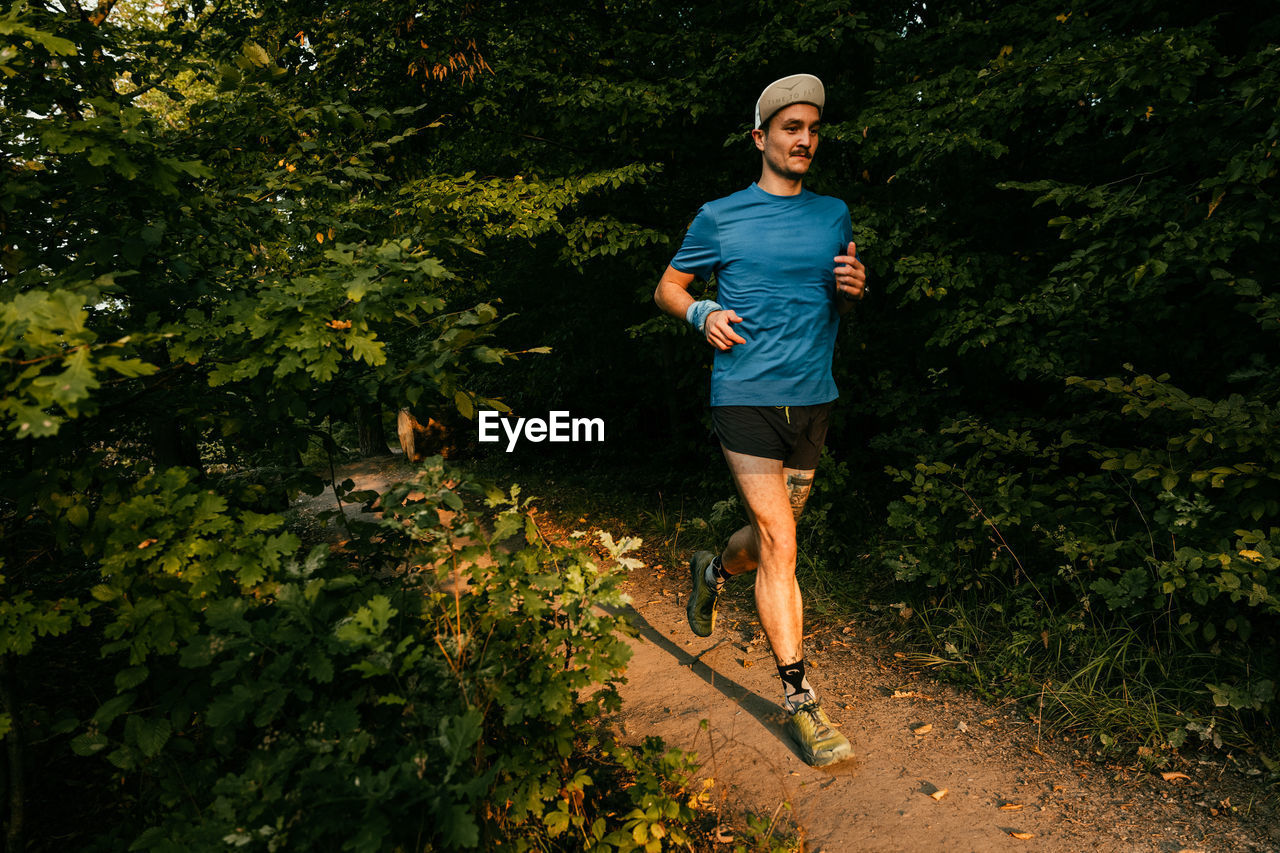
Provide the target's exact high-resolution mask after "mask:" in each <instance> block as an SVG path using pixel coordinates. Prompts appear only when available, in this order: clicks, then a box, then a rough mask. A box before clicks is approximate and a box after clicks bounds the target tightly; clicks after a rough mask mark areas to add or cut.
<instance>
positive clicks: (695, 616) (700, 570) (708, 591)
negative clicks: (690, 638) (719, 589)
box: [684, 551, 717, 637]
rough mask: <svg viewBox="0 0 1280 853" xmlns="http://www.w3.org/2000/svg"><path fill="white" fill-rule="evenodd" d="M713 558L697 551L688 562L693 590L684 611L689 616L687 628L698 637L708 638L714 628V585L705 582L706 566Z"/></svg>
mask: <svg viewBox="0 0 1280 853" xmlns="http://www.w3.org/2000/svg"><path fill="white" fill-rule="evenodd" d="M715 558H716V555H715V554H713V553H711V552H710V551H699V552H698V553H696V554H694V555H693V559H692V560H690V561H689V575H690V576H691V579H692V580H693V589H692V590H691V591H690V592H689V603H688V604H687V605H685V608H684V610H685V613H687V614H688V616H689V627H690V628H692V629H693V633H695V634H697V635H698V636H699V637H710V636H711V632H712V630H714V629H715V627H716V595H717V593H716V585H715V584H714V583H712V582H710V581H708V580H707V566H709V565H711V561H712V560H714V559H715Z"/></svg>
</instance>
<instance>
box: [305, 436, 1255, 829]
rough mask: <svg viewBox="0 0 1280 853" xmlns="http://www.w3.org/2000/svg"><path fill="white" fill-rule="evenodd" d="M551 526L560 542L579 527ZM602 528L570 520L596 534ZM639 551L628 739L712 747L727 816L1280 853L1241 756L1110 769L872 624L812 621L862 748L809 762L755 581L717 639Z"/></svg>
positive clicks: (356, 473)
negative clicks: (913, 656)
mask: <svg viewBox="0 0 1280 853" xmlns="http://www.w3.org/2000/svg"><path fill="white" fill-rule="evenodd" d="M410 471H411V468H410V467H409V466H408V464H407V463H405V462H404V461H403V457H391V458H386V459H382V460H366V461H364V462H359V463H353V464H352V465H348V466H345V467H344V468H343V469H341V470H340V471H339V472H338V474H339V478H340V479H341V478H345V477H352V478H353V479H354V480H355V481H356V483H357V487H359V488H370V489H376V490H381V489H382V488H383V487H385V485H386V484H387V483H390V482H393V481H394V480H396V479H402V478H404V477H406V476H408V474H409V473H410ZM304 503H305V510H306V511H307V512H308V514H310V513H313V512H315V511H317V510H318V509H322V508H325V507H328V508H332V507H333V497H332V493H331V492H329V493H327V494H326V495H323V496H319V497H316V498H310V499H307V500H306V501H305V502H304ZM351 509H352V508H351V507H348V511H350V510H351ZM538 518H539V524H540V526H542V528H543V533H544V535H546V536H548V538H551V539H556V538H560V537H563V536H565V534H566V531H567V530H568V529H569V527H568V526H567V525H565V526H562V525H560V524H558V523H557V522H556V521H555V520H554V519H553V518H549V517H547V516H546V515H543V514H540V515H539V516H538ZM592 521H593V520H592V519H589V518H577V519H568V520H567V522H569V523H571V524H572V526H573V527H575V528H579V529H581V528H584V527H585V528H588V529H593V528H591V524H592ZM610 532H611V533H613V534H614V536H615V537H617V536H619V535H620V534H623V533H625V532H626V531H622V530H618V529H616V528H613V529H610ZM337 535H338V534H337V531H336V529H335V536H337ZM633 556H636V555H633ZM638 556H639V559H641V560H642V561H643V563H644V565H643V566H642V567H641V568H638V569H633V570H631V571H630V572H629V573H628V576H627V578H626V581H625V586H626V588H627V591H628V593H629V595H630V598H631V602H632V605H631V608H630V612H629V614H628V615H629V618H630V621H631V622H632V624H633V625H634V626H635V628H636V629H637V633H638V636H637V637H636V638H635V639H633V640H631V641H630V642H631V645H632V649H633V657H632V659H631V662H630V665H629V667H628V670H627V681H626V684H625V685H623V686H622V688H621V693H622V698H623V710H622V712H621V715H620V717H619V719H618V720H617V725H618V726H619V727H620V729H621V732H622V734H623V735H624V737H626V738H627V739H629V740H634V741H637V742H638V741H639V740H640V739H642V738H643V737H646V736H649V735H656V736H659V737H661V738H663V739H664V740H665V741H666V743H667V744H668V745H669V746H676V747H680V748H682V749H685V750H687V751H693V752H696V753H697V755H698V758H699V760H700V762H701V764H702V771H703V773H704V775H705V776H706V777H707V778H710V779H713V780H714V784H713V785H712V788H711V790H712V791H714V792H715V794H716V796H717V797H718V802H719V807H720V808H721V809H722V810H724V811H726V812H741V811H742V810H747V811H751V812H755V813H756V814H759V815H763V816H766V817H768V818H771V819H772V820H773V821H774V823H775V825H776V827H777V832H778V834H785V833H790V834H792V835H793V836H795V837H798V838H799V839H800V842H801V845H802V849H804V850H807V851H813V852H814V853H816V851H825V853H844V851H849V853H880V851H884V853H888V851H895V853H931V851H937V853H957V852H959V853H963V851H978V853H981V852H982V851H1027V853H1032V851H1034V852H1035V853H1078V851H1083V850H1090V851H1098V853H1110V851H1116V852H1117V853H1119V851H1125V853H1128V851H1157V852H1158V853H1192V851H1204V853H1226V851H1231V853H1234V852H1235V851H1250V852H1251V851H1280V821H1278V820H1277V815H1276V812H1275V797H1274V792H1271V791H1269V790H1268V789H1267V787H1266V786H1265V785H1264V784H1262V783H1261V782H1260V780H1259V779H1258V778H1257V777H1246V776H1245V775H1242V774H1241V773H1240V772H1239V770H1238V769H1237V767H1236V766H1235V765H1234V763H1233V762H1231V761H1230V760H1229V759H1228V757H1227V756H1223V755H1221V754H1216V755H1214V756H1213V757H1209V758H1200V759H1191V760H1189V762H1188V764H1187V766H1185V767H1183V768H1181V772H1180V774H1179V776H1175V777H1173V778H1170V779H1165V778H1164V777H1163V776H1162V774H1161V773H1159V772H1154V771H1146V770H1143V769H1142V768H1141V767H1140V766H1136V765H1135V766H1118V765H1108V764H1104V763H1100V761H1099V760H1097V757H1096V756H1094V755H1092V754H1091V753H1090V752H1089V750H1088V747H1087V742H1086V741H1080V740H1076V741H1073V740H1071V739H1070V738H1071V736H1070V735H1065V736H1064V735H1063V734H1061V733H1052V732H1050V731H1048V730H1046V729H1042V728H1041V727H1040V726H1039V725H1038V724H1037V722H1036V721H1035V719H1034V718H1033V717H1029V716H1028V714H1027V713H1026V712H1025V710H1024V708H1023V707H1022V706H1020V705H1017V704H1014V703H1006V704H995V703H990V702H986V701H984V700H981V699H979V698H977V697H975V696H974V695H972V694H970V693H968V692H965V691H963V690H960V689H957V688H955V687H953V686H951V685H948V684H946V683H943V682H941V681H938V680H936V679H935V678H933V677H931V676H930V674H929V673H928V672H927V671H922V670H920V669H916V668H912V667H909V666H907V665H906V664H905V663H904V662H903V661H902V660H900V659H899V658H898V657H895V653H894V651H893V649H892V648H891V646H890V645H889V644H887V643H886V642H885V641H884V640H883V639H882V638H881V637H880V635H879V634H878V633H877V632H876V630H875V626H874V625H873V624H872V623H870V622H864V621H861V620H860V619H857V618H855V619H850V620H847V621H834V620H831V619H825V620H813V619H811V620H810V623H811V624H807V625H806V629H807V632H808V633H807V634H806V642H805V648H806V658H807V662H808V664H809V680H810V681H811V682H812V683H813V684H814V686H815V688H816V689H817V690H818V692H819V694H820V696H821V698H822V701H823V706H824V708H825V709H826V710H827V713H828V715H829V716H830V717H831V719H832V721H833V722H835V723H836V724H837V725H839V727H840V728H841V730H842V731H843V732H844V733H845V734H846V735H847V736H848V737H849V739H850V740H851V741H852V742H853V746H854V757H853V758H852V759H850V760H848V761H845V762H841V763H839V764H836V765H833V766H831V767H828V768H812V767H809V766H807V765H806V764H805V763H804V762H803V761H802V760H801V759H800V758H799V756H798V754H797V753H796V751H795V750H794V748H793V747H792V745H791V744H790V742H789V740H788V738H787V736H786V734H785V733H784V731H783V722H784V717H783V711H782V710H781V707H780V704H779V702H780V699H781V687H780V682H779V679H778V676H777V670H776V668H775V667H774V664H773V659H772V656H771V654H770V651H769V646H768V642H767V640H765V638H764V635H763V632H762V631H761V630H760V627H759V623H758V622H757V621H756V620H755V611H754V605H753V603H752V598H751V588H750V587H751V583H750V580H747V579H735V580H734V581H732V582H731V586H730V589H729V590H728V591H727V593H726V595H725V596H723V597H722V600H721V606H720V612H719V617H718V622H717V625H716V630H715V631H714V633H713V634H712V636H711V637H709V638H706V639H703V638H699V637H696V636H694V635H693V633H692V632H691V631H690V630H689V627H688V624H687V622H686V618H685V612H684V606H685V595H686V592H687V589H688V585H689V580H688V570H687V567H686V566H684V565H679V566H672V565H664V564H663V558H662V557H661V556H660V554H659V553H658V552H657V551H656V550H651V551H649V552H645V551H642V552H641V553H640V554H639V555H638ZM899 655H900V653H899ZM726 840H727V837H726ZM731 848H732V845H731V844H727V845H726V846H725V847H724V848H722V849H731Z"/></svg>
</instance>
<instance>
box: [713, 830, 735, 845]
mask: <svg viewBox="0 0 1280 853" xmlns="http://www.w3.org/2000/svg"><path fill="white" fill-rule="evenodd" d="M732 840H733V833H732V832H725V831H724V829H722V828H721V827H718V826H717V827H716V841H717V842H719V843H720V844H728V843H729V842H730V841H732Z"/></svg>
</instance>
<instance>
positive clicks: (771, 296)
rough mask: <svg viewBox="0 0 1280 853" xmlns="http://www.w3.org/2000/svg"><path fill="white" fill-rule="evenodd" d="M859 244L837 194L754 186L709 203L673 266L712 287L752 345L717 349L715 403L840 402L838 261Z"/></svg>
mask: <svg viewBox="0 0 1280 853" xmlns="http://www.w3.org/2000/svg"><path fill="white" fill-rule="evenodd" d="M852 239H853V231H852V228H851V226H850V224H849V208H848V207H847V206H846V205H845V203H844V202H843V201H840V200H839V199H836V198H831V197H830V196H822V195H817V194H816V193H811V192H809V191H808V190H802V191H801V192H800V194H799V195H793V196H780V195H773V194H771V193H767V192H765V191H764V190H762V189H760V187H759V186H758V185H756V184H752V185H751V186H749V187H747V188H746V189H745V190H742V191H740V192H736V193H734V194H733V195H729V196H725V197H724V198H719V199H716V200H715V201H712V202H708V203H707V204H704V205H703V206H702V209H700V210H699V211H698V215H697V216H696V217H695V218H694V220H693V224H691V225H690V226H689V232H688V233H687V234H686V235H685V238H684V243H683V244H681V246H680V251H679V252H677V253H676V256H675V257H674V258H672V260H671V266H673V267H675V268H676V269H677V270H679V271H680V272H683V273H691V274H693V275H695V276H697V277H698V278H700V279H703V280H704V281H708V280H710V278H711V276H712V275H713V274H714V275H715V276H716V281H717V296H716V301H717V302H719V303H720V304H721V305H722V306H724V307H725V308H731V309H733V310H734V311H736V312H737V314H738V316H739V317H741V318H742V319H743V322H741V323H735V324H734V325H733V330H734V331H735V332H737V333H738V334H739V335H740V336H742V337H743V338H745V339H746V341H747V342H746V343H745V344H735V345H734V346H733V347H732V348H731V349H729V351H728V352H720V351H719V350H717V351H716V354H715V365H714V367H713V368H712V371H711V405H713V406H810V405H815V404H817V403H826V402H829V401H831V400H834V399H835V398H836V397H837V396H839V391H837V390H836V383H835V380H834V379H832V377H831V356H832V353H833V352H834V350H835V342H836V329H837V328H838V327H839V324H840V315H839V314H838V313H837V312H836V276H835V261H834V260H833V259H834V258H835V256H836V255H843V254H844V253H845V251H846V250H847V249H848V247H849V242H850V241H851V240H852Z"/></svg>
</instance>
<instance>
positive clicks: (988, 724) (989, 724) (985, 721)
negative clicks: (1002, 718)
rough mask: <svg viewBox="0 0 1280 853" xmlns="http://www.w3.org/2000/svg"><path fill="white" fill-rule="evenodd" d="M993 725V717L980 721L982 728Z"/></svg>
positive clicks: (994, 720) (994, 722) (994, 719)
mask: <svg viewBox="0 0 1280 853" xmlns="http://www.w3.org/2000/svg"><path fill="white" fill-rule="evenodd" d="M995 724H996V718H995V717H987V718H986V719H985V720H983V721H982V725H984V726H994V725H995Z"/></svg>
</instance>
